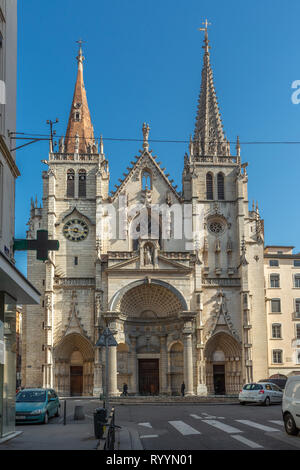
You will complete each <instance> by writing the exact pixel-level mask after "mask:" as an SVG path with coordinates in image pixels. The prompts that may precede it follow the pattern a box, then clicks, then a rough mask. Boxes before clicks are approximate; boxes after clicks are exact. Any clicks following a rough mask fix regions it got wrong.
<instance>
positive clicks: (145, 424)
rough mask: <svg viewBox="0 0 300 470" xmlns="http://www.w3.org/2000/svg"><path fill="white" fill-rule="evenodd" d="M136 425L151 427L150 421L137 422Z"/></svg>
mask: <svg viewBox="0 0 300 470" xmlns="http://www.w3.org/2000/svg"><path fill="white" fill-rule="evenodd" d="M138 426H144V427H145V428H152V426H151V424H150V423H138Z"/></svg>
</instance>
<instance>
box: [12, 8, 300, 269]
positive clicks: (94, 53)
mask: <svg viewBox="0 0 300 470" xmlns="http://www.w3.org/2000/svg"><path fill="white" fill-rule="evenodd" d="M299 17H300V2H299V0H289V1H288V2H284V1H283V0H252V1H251V2H250V1H247V2H241V1H240V0H226V1H224V0H214V1H212V0H176V1H174V0H148V1H147V2H146V1H141V0H85V1H84V2H82V0H51V1H44V0H43V1H41V0H26V1H19V33H18V34H19V36H18V109H17V114H18V119H17V130H18V131H19V132H34V133H42V134H44V133H46V132H48V129H47V125H46V120H47V119H55V118H56V117H58V118H59V119H60V123H59V124H58V126H57V132H58V134H64V133H65V131H66V126H67V119H68V115H69V111H70V106H71V101H72V97H73V90H74V83H75V78H76V60H75V57H76V55H77V44H76V42H75V41H76V40H77V39H79V38H83V39H84V40H85V41H86V43H85V44H84V55H85V57H86V61H85V65H84V78H85V86H86V89H87V95H88V102H89V106H90V111H91V115H92V121H93V124H94V129H95V133H96V135H97V136H99V135H100V134H103V136H104V138H108V137H112V138H141V136H142V133H141V127H142V123H143V122H144V121H146V122H149V124H150V127H151V131H150V138H153V139H170V140H172V139H176V140H187V139H188V138H189V135H190V134H192V133H193V130H194V122H195V115H196V107H197V99H198V94H199V89H200V79H201V67H202V53H203V49H202V47H201V46H202V41H203V34H202V33H200V32H199V31H197V28H199V27H201V22H202V21H203V20H204V19H205V18H208V19H209V21H210V22H211V23H212V26H211V27H210V32H209V39H210V41H211V47H212V49H211V62H212V66H213V71H214V81H215V86H216V92H217V97H218V101H219V105H220V110H221V115H222V119H223V124H224V129H225V132H226V135H227V137H228V138H229V140H230V141H234V140H235V139H236V136H237V135H239V136H240V140H241V141H242V142H243V141H297V140H298V141H300V105H294V104H292V101H291V95H292V92H293V90H292V89H291V84H292V82H293V81H294V80H300V49H299V44H300V28H299ZM151 147H152V149H153V152H154V154H156V155H158V156H159V160H160V161H161V162H162V163H163V166H165V167H166V168H167V170H168V172H169V173H170V174H171V177H172V178H174V180H175V184H178V189H179V190H181V173H182V167H183V156H184V153H185V151H186V150H187V145H185V144H167V143H159V144H158V143H156V144H152V145H151ZM139 148H141V144H139V143H138V142H136V143H126V142H122V143H120V142H110V141H109V142H105V153H106V156H107V158H108V159H109V163H110V172H111V186H110V188H111V189H112V188H113V185H114V184H115V183H117V180H118V178H120V177H121V176H122V173H123V171H125V170H126V166H127V165H128V163H129V162H130V161H131V160H132V158H133V157H134V156H135V155H137V154H138V150H139ZM232 151H233V152H234V146H232ZM241 155H242V160H243V161H247V162H248V163H249V167H248V173H249V186H248V188H249V201H251V202H252V199H255V200H258V202H259V207H260V210H261V215H262V217H263V218H264V219H265V243H266V244H288V245H294V246H295V247H296V251H299V250H300V243H299V231H300V217H299V183H300V180H299V170H300V145H242V149H241ZM46 158H48V144H47V142H41V143H38V144H34V145H32V146H29V147H26V148H25V149H22V150H19V151H18V152H17V164H18V166H19V168H20V171H21V177H20V178H19V179H18V180H17V185H16V237H17V238H23V237H25V233H26V223H27V222H28V218H29V209H30V198H31V196H33V197H35V195H37V196H38V200H39V202H41V197H42V177H41V174H42V171H43V170H45V169H46V167H45V165H43V164H42V163H41V160H42V159H46ZM16 257H17V265H18V267H19V269H21V270H22V271H23V272H26V266H25V265H26V255H25V253H18V254H16Z"/></svg>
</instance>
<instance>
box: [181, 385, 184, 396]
mask: <svg viewBox="0 0 300 470" xmlns="http://www.w3.org/2000/svg"><path fill="white" fill-rule="evenodd" d="M184 391H185V383H184V382H182V384H181V395H182V396H183V397H184Z"/></svg>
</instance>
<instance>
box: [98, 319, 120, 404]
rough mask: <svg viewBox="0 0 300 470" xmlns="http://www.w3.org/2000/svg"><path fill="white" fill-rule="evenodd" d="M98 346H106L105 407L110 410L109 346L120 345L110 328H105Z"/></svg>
mask: <svg viewBox="0 0 300 470" xmlns="http://www.w3.org/2000/svg"><path fill="white" fill-rule="evenodd" d="M96 346H97V347H100V346H102V347H103V346H104V347H105V408H106V409H107V411H109V357H108V355H109V348H110V347H116V346H118V343H117V341H116V340H115V338H114V335H113V333H112V332H111V331H110V329H109V328H107V327H106V328H105V330H104V331H103V333H102V335H101V336H100V338H99V339H98V341H97V343H96Z"/></svg>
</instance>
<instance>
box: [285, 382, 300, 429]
mask: <svg viewBox="0 0 300 470" xmlns="http://www.w3.org/2000/svg"><path fill="white" fill-rule="evenodd" d="M282 416H283V421H284V427H285V430H286V432H287V433H288V434H290V435H292V436H296V435H297V434H298V432H299V430H300V376H299V375H292V376H291V377H289V378H288V380H287V383H286V386H285V389H284V393H283V398H282Z"/></svg>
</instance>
